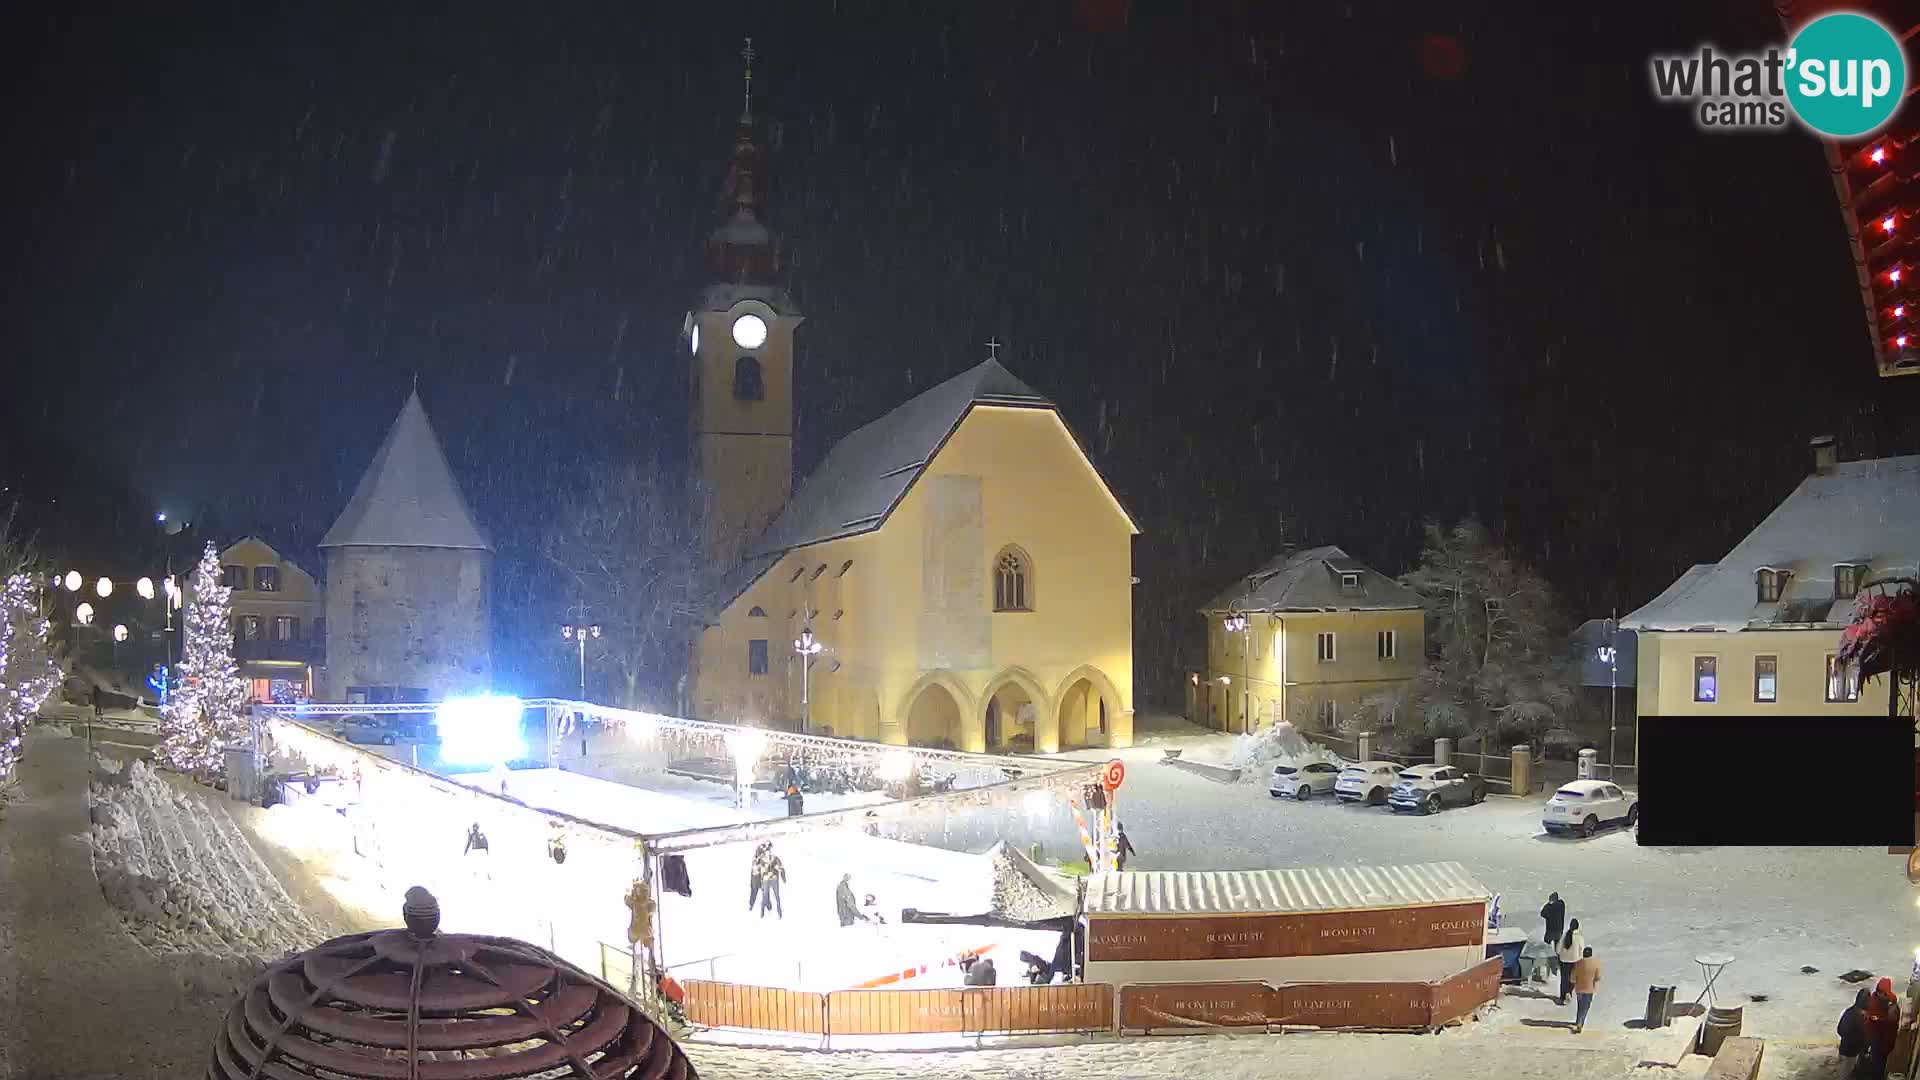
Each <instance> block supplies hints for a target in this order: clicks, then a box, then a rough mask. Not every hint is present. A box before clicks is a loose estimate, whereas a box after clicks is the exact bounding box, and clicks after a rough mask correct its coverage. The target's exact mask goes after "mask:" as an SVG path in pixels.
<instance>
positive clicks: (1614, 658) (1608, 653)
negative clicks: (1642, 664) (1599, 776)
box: [1599, 616, 1620, 780]
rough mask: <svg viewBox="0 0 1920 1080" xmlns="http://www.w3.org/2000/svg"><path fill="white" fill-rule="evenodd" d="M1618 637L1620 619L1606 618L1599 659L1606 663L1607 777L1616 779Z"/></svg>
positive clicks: (1618, 685)
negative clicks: (1604, 636) (1605, 633)
mask: <svg viewBox="0 0 1920 1080" xmlns="http://www.w3.org/2000/svg"><path fill="white" fill-rule="evenodd" d="M1619 637H1620V620H1619V618H1618V617H1617V616H1616V617H1613V618H1609V619H1608V620H1607V643H1606V644H1605V645H1602V646H1600V650H1599V652H1600V659H1601V660H1602V661H1603V662H1605V663H1606V665H1607V779H1609V780H1618V775H1617V772H1616V770H1615V768H1614V761H1615V759H1614V756H1613V755H1614V751H1615V750H1616V748H1617V747H1618V746H1619V732H1620V723H1619V720H1618V719H1617V718H1616V716H1615V714H1616V713H1617V711H1618V710H1619V702H1620V650H1619V648H1618V647H1617V644H1618V641H1619Z"/></svg>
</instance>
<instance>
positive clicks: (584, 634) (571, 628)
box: [560, 623, 600, 701]
mask: <svg viewBox="0 0 1920 1080" xmlns="http://www.w3.org/2000/svg"><path fill="white" fill-rule="evenodd" d="M560 636H561V638H563V639H564V640H567V641H571V642H573V643H574V644H575V645H577V646H578V647H579V653H580V700H581V701H585V700H587V639H588V638H590V637H592V638H597V637H599V636H600V624H599V623H589V624H587V625H584V626H582V625H577V624H573V623H569V624H567V625H566V626H563V627H561V628H560Z"/></svg>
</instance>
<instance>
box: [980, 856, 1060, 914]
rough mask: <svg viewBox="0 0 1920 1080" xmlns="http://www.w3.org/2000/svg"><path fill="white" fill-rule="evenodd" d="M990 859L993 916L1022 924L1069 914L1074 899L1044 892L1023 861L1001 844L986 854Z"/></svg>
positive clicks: (1054, 890) (1052, 892) (1051, 891)
mask: <svg viewBox="0 0 1920 1080" xmlns="http://www.w3.org/2000/svg"><path fill="white" fill-rule="evenodd" d="M988 854H989V856H990V857H991V858H992V860H993V913H994V914H995V915H1000V916H1004V917H1005V918H1009V919H1018V920H1020V921H1022V922H1035V921H1038V920H1040V919H1055V918H1059V917H1061V916H1063V915H1072V914H1073V913H1074V908H1075V906H1076V905H1075V897H1074V895H1073V894H1072V893H1067V892H1065V891H1064V890H1061V889H1059V888H1058V887H1057V886H1056V889H1051V890H1050V889H1044V888H1042V887H1041V886H1040V884H1039V883H1038V882H1036V881H1035V880H1034V876H1035V875H1034V873H1030V872H1029V871H1028V869H1027V867H1028V866H1031V865H1032V864H1031V863H1028V862H1027V860H1025V859H1023V858H1021V857H1020V856H1018V855H1016V854H1015V853H1014V852H1013V851H1012V850H1011V849H1010V848H1008V847H1007V846H1006V845H1005V844H995V845H994V847H993V850H992V851H991V852H989V853H988Z"/></svg>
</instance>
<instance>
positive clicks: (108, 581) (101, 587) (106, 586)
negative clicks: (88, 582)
mask: <svg viewBox="0 0 1920 1080" xmlns="http://www.w3.org/2000/svg"><path fill="white" fill-rule="evenodd" d="M93 591H94V592H97V593H99V594H100V599H102V600H105V599H106V598H107V597H109V596H112V595H113V579H112V578H101V579H100V580H99V581H96V582H94V585H93Z"/></svg>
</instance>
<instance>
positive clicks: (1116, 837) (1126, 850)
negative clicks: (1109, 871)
mask: <svg viewBox="0 0 1920 1080" xmlns="http://www.w3.org/2000/svg"><path fill="white" fill-rule="evenodd" d="M1134 854H1136V852H1135V851H1134V850H1133V841H1131V840H1129V839H1127V827H1126V826H1125V825H1120V826H1117V827H1115V829H1114V831H1113V868H1114V869H1115V870H1125V869H1126V868H1127V858H1128V856H1131V855H1134Z"/></svg>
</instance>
